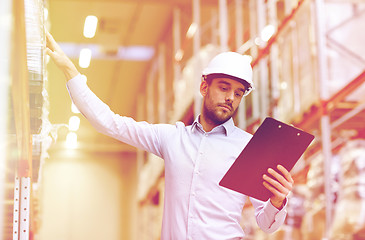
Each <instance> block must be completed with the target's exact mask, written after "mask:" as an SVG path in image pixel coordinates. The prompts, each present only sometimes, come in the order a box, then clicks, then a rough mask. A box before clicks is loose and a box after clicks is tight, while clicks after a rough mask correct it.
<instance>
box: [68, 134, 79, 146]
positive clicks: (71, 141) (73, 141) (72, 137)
mask: <svg viewBox="0 0 365 240" xmlns="http://www.w3.org/2000/svg"><path fill="white" fill-rule="evenodd" d="M66 146H67V147H68V148H76V147H77V134H76V133H74V132H69V133H68V134H67V136H66Z"/></svg>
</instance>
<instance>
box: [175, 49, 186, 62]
mask: <svg viewBox="0 0 365 240" xmlns="http://www.w3.org/2000/svg"><path fill="white" fill-rule="evenodd" d="M183 56H184V50H182V49H181V48H180V49H179V50H177V51H176V54H175V61H176V62H180V61H181V59H182V58H183Z"/></svg>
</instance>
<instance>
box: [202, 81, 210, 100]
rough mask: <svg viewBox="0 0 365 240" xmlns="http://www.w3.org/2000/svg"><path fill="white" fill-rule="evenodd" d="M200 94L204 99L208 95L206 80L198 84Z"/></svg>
mask: <svg viewBox="0 0 365 240" xmlns="http://www.w3.org/2000/svg"><path fill="white" fill-rule="evenodd" d="M200 94H201V95H202V96H203V97H205V96H206V95H207V94H208V83H207V81H206V80H202V82H201V83H200Z"/></svg>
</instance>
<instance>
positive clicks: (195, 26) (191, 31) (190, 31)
mask: <svg viewBox="0 0 365 240" xmlns="http://www.w3.org/2000/svg"><path fill="white" fill-rule="evenodd" d="M197 30H198V24H196V23H195V22H193V23H192V24H191V25H190V27H189V29H188V31H187V32H186V37H187V38H192V37H193V36H194V34H195V33H196V31H197Z"/></svg>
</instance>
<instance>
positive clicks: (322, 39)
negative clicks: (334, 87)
mask: <svg viewBox="0 0 365 240" xmlns="http://www.w3.org/2000/svg"><path fill="white" fill-rule="evenodd" d="M324 4H325V3H324V0H315V1H314V11H315V30H316V43H317V54H318V55H317V64H318V79H319V82H320V99H321V101H325V102H326V101H328V99H329V91H328V67H327V61H326V60H327V54H326V30H325V22H324V21H325V17H324V14H326V11H325V6H324ZM320 124H321V137H322V152H323V159H324V164H323V168H324V191H325V208H326V223H325V232H324V236H323V239H329V231H330V228H331V224H332V208H333V206H332V205H333V199H332V190H331V159H332V151H331V149H332V147H331V123H330V116H329V112H328V111H327V109H326V108H324V110H323V112H322V116H321V119H320Z"/></svg>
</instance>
